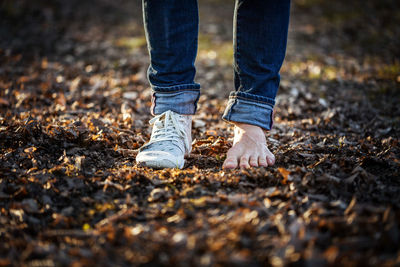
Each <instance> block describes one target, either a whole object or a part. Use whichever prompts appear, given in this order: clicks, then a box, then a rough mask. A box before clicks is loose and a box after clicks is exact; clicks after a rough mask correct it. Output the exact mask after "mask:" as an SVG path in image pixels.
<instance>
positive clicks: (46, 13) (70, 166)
mask: <svg viewBox="0 0 400 267" xmlns="http://www.w3.org/2000/svg"><path fill="white" fill-rule="evenodd" d="M8 2H9V4H10V5H11V6H12V7H13V8H16V10H17V11H18V9H19V8H22V9H21V10H20V11H18V12H17V13H18V14H20V15H21V17H18V22H17V21H16V20H15V18H14V19H12V21H14V22H16V24H14V23H13V25H6V26H5V27H4V29H6V31H5V32H4V33H5V35H6V36H10V38H3V39H1V40H0V88H1V89H0V200H1V207H0V236H1V241H2V242H0V265H4V266H11V265H27V266H56V265H62V266H64V265H65V266H70V265H72V266H74V265H76V266H92V265H95V264H96V263H97V264H99V261H101V264H103V265H121V266H129V265H140V264H143V265H146V264H147V265H177V264H178V265H195V266H197V265H199V266H211V265H235V266H247V265H251V266H258V265H271V266H291V265H310V266H311V265H312V266H331V265H332V266H333V265H335V266H336V265H360V266H368V265H370V264H371V262H373V263H374V264H375V265H387V266H394V265H396V264H398V255H399V250H398V247H399V240H400V236H399V224H398V221H399V218H400V217H399V216H400V215H399V203H400V199H399V196H400V191H399V188H400V184H399V182H398V179H397V177H399V176H400V174H399V169H400V157H399V155H400V151H399V146H398V144H399V136H398V134H397V133H398V130H399V126H398V125H399V123H398V122H399V119H398V117H399V110H398V103H397V102H398V101H397V102H396V100H397V99H398V90H397V89H398V81H397V80H398V75H397V74H396V70H397V68H398V64H396V63H390V64H389V63H387V64H386V63H385V64H384V63H380V62H374V61H385V60H386V59H385V58H393V56H394V55H395V53H394V50H393V51H392V52H390V51H389V50H388V49H382V47H384V46H382V45H379V46H376V48H377V49H378V50H376V51H378V52H379V53H382V56H380V54H379V53H376V54H375V55H374V56H371V54H369V52H368V53H367V52H366V51H368V49H372V51H373V50H374V49H376V48H375V47H373V45H372V44H371V43H373V40H372V39H373V36H374V35H373V34H372V35H368V36H369V37H370V36H372V39H368V40H369V41H368V44H367V45H364V44H362V45H361V43H359V41H360V40H359V39H358V38H359V37H360V36H363V35H365V33H366V31H369V30H368V29H375V28H376V27H372V25H375V24H376V23H377V22H380V21H385V25H386V26H385V28H386V29H387V31H385V32H384V34H381V35H379V36H380V38H379V39H382V40H383V39H387V38H389V37H390V35H391V34H392V33H396V31H398V30H397V29H398V27H397V28H396V27H395V26H397V25H398V23H397V20H396V17H395V16H387V15H385V16H384V17H390V18H392V20H390V21H389V20H382V18H383V17H382V14H383V13H385V12H386V11H385V12H383V11H382V10H381V9H380V7H381V6H384V5H385V4H386V2H385V4H380V5H378V6H376V3H377V2H376V1H371V2H368V4H365V5H364V4H363V5H360V6H361V7H362V9H361V10H363V12H364V11H366V10H369V9H370V8H372V7H373V8H372V10H373V11H374V14H375V16H376V18H377V19H376V20H368V23H370V25H369V26H371V27H369V26H368V25H367V26H368V27H364V26H365V25H364V22H363V24H362V26H363V27H360V25H358V24H357V23H355V24H354V20H353V19H351V18H350V21H352V20H353V21H352V22H349V23H348V22H347V20H346V29H344V28H343V29H341V31H334V32H335V34H331V32H329V30H328V33H329V34H327V32H325V29H324V27H328V28H329V27H333V26H334V27H337V25H340V16H338V17H335V18H334V19H335V23H331V24H330V23H329V19H330V17H329V16H326V14H339V15H340V14H341V13H340V12H348V10H350V8H349V4H350V5H353V4H354V3H355V4H358V2H357V1H356V2H354V3H353V2H352V3H348V2H346V3H344V2H343V1H335V2H334V3H333V2H332V3H331V2H329V4H326V3H322V2H321V3H313V8H308V7H307V5H308V3H307V1H294V2H293V4H294V5H295V7H296V8H297V10H298V12H295V14H293V15H294V16H293V19H294V20H295V21H294V23H293V25H292V26H293V27H294V28H293V30H292V31H291V32H290V34H291V35H292V36H291V38H292V39H291V41H290V42H289V50H288V57H287V61H285V64H284V66H283V69H282V77H283V79H282V82H281V88H280V91H279V94H278V97H277V104H276V106H275V110H276V116H275V125H274V128H273V129H272V130H271V131H270V132H269V133H268V138H267V142H268V145H269V147H270V148H271V150H272V151H273V152H274V154H275V155H276V159H277V160H276V166H274V167H268V168H257V169H250V170H222V169H221V165H222V162H223V160H224V157H225V154H226V152H227V150H228V149H229V148H230V147H231V143H232V139H231V137H232V135H231V130H232V127H231V126H230V125H229V124H226V123H224V122H221V120H220V115H221V114H222V112H223V111H224V108H225V98H224V96H225V95H227V94H228V93H229V91H230V89H229V88H232V84H231V81H232V74H231V68H230V66H227V65H225V64H221V63H220V61H221V60H220V59H221V58H220V56H221V55H220V53H219V51H222V50H223V49H222V50H221V48H226V47H225V46H227V44H230V42H231V41H230V39H231V37H230V36H229V35H228V34H226V33H227V32H229V31H226V29H229V27H231V22H230V21H231V12H230V11H231V10H232V8H233V6H228V5H231V4H232V3H228V2H226V3H223V2H220V1H219V2H218V3H217V4H213V3H211V2H210V3H204V5H200V8H203V10H202V12H200V13H201V14H205V16H204V17H205V19H206V21H207V19H210V18H212V20H211V21H212V22H211V23H208V24H206V25H205V26H204V27H205V28H201V29H200V30H201V31H204V29H206V31H207V32H210V33H212V32H218V38H216V39H215V40H214V39H211V38H210V40H206V41H208V42H209V44H208V46H209V47H207V48H206V49H204V47H203V48H202V49H203V51H200V57H199V64H198V66H197V78H198V80H199V81H200V82H201V83H202V86H203V88H205V90H203V92H202V96H201V97H200V99H199V109H198V113H197V115H196V116H195V117H194V120H193V137H194V140H193V144H192V147H193V151H192V153H191V155H190V156H189V157H188V158H187V163H186V166H185V168H184V169H183V170H178V169H171V170H151V169H148V168H143V167H140V166H136V164H135V156H136V154H137V149H138V148H139V147H140V146H141V145H143V144H144V143H145V142H146V141H147V140H148V138H149V136H150V128H149V127H148V125H147V121H148V120H149V119H150V115H149V112H148V111H149V108H150V105H151V90H150V89H149V88H148V83H147V80H146V69H147V66H148V58H147V57H146V56H145V55H147V51H146V47H145V46H143V44H144V43H143V42H144V39H143V33H142V32H140V31H139V30H138V29H139V28H141V26H140V25H141V22H140V23H139V22H138V21H137V18H140V17H141V16H140V14H136V13H138V12H139V13H140V8H139V7H138V6H137V3H136V2H135V1H122V2H120V3H118V5H115V4H114V3H112V1H108V0H104V1H100V2H98V3H96V4H95V5H94V4H93V3H92V1H91V0H89V1H80V2H79V5H80V7H81V8H79V9H71V7H72V6H73V4H74V1H58V2H57V3H53V2H52V3H50V2H49V3H47V4H46V7H44V6H43V5H42V4H41V3H35V5H32V3H31V2H29V1H8ZM300 2H301V3H300ZM375 2H376V3H375ZM389 2H391V1H389ZM389 2H387V3H389ZM325 5H328V6H329V8H327V7H326V6H325ZM304 6H306V7H307V8H305V9H304ZM375 7H376V8H375ZM330 8H334V11H332V10H331V9H330ZM0 9H1V7H0ZM70 10H74V12H73V15H72V18H74V19H72V20H71V14H70ZM211 10H212V11H213V12H208V11H211ZM393 10H396V9H395V8H393ZM2 11H3V10H0V13H1V14H2V16H1V18H0V23H4V22H5V23H6V24H7V23H8V22H7V21H8V20H9V19H10V17H8V16H7V14H5V13H7V12H2ZM89 11H90V12H89ZM204 11H207V12H204ZM326 11H329V12H328V13H326ZM104 12H106V13H107V16H103V15H104V14H105V13H104ZM382 12H383V13H382ZM17 13H15V14H17ZM214 13H215V14H216V16H215V17H209V16H212V14H214ZM364 13H365V14H370V12H364ZM15 14H14V15H15ZM93 14H94V15H93ZM310 14H313V15H312V16H311V15H310ZM14 15H12V16H11V17H13V16H14ZM33 15H35V16H34V17H35V18H34V19H33V17H32V16H33ZM303 16H304V17H303ZM99 17H100V18H106V19H105V20H101V21H100V20H99V19H98V18H99ZM344 17H346V18H348V17H349V16H348V15H345V16H344ZM351 17H352V18H353V16H351ZM354 17H355V18H362V17H363V15H362V14H358V15H357V16H354ZM310 19H311V20H310ZM319 19H324V23H317V21H318V20H319ZM82 21H85V25H84V27H82ZM304 21H308V22H309V23H312V24H313V25H314V26H312V27H311V28H310V26H309V25H305V24H304ZM104 22H107V23H104ZM121 22H123V23H121ZM308 22H307V23H308ZM18 23H20V24H21V25H22V26H23V27H21V29H19V28H20V26H18V25H19V24H18ZM352 23H353V24H352ZM310 25H311V24H310ZM315 25H318V26H315ZM332 25H333V26H332ZM11 26H12V27H11ZM139 26H140V27H139ZM375 26H376V25H375ZM43 27H45V29H46V30H45V31H43V29H44V28H43ZM310 29H311V30H310ZM354 29H356V30H357V31H356V32H357V34H356V35H354V36H352V38H348V36H347V35H346V32H347V31H351V30H354ZM14 30H15V33H14V32H13V34H12V36H11V35H10V34H11V31H14ZM330 30H332V28H331V29H330ZM333 30H334V29H333ZM9 31H10V32H9ZM202 34H203V33H202ZM302 34H303V35H302ZM304 34H306V36H304ZM397 35H398V34H397ZM397 35H396V34H393V36H397ZM126 36H133V37H132V38H131V37H129V38H127V37H126ZM332 36H335V38H336V37H338V38H336V39H335V41H334V42H331V41H332V40H333V39H332ZM207 37H208V35H207ZM304 37H306V38H304ZM203 39H204V38H200V45H201V46H204V43H203V44H202V43H201V42H204V41H205V40H203ZM115 40H119V41H121V40H123V42H124V43H120V42H119V41H118V42H117V45H115V44H116V42H115ZM132 40H134V41H135V40H136V41H138V40H139V41H140V42H139V43H137V44H134V43H129V42H131V41H132ZM338 40H339V41H338ZM346 40H352V43H351V45H349V46H343V43H346V42H347V41H346ZM126 41H128V42H126ZM4 42H8V43H6V45H5V43H4ZM378 42H380V41H378ZM19 43H20V44H21V45H19ZM389 43H390V44H389ZM22 44H23V45H22ZM132 44H134V46H135V47H134V48H135V49H130V47H128V46H131V45H132ZM330 44H332V45H334V47H333V48H332V49H328V48H327V47H329V46H330ZM391 44H394V45H393V47H397V46H398V45H397V46H396V44H397V43H396V41H395V40H394V39H392V40H391V42H388V45H390V46H391ZM353 48H356V49H357V51H356V52H357V53H350V54H347V53H346V52H345V51H346V49H353ZM335 49H339V50H340V49H342V50H341V51H337V50H335ZM206 50H207V51H206ZM294 51H296V53H294ZM204 52H205V53H204ZM216 52H218V53H216ZM203 54H204V55H205V56H204V55H203ZM355 54H357V55H358V56H359V57H360V58H363V59H358V58H357V57H358V56H355ZM202 55H203V56H202ZM380 66H386V67H385V68H382V71H379V68H380ZM115 255H118V257H116V256H115Z"/></svg>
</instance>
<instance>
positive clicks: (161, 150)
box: [136, 110, 192, 169]
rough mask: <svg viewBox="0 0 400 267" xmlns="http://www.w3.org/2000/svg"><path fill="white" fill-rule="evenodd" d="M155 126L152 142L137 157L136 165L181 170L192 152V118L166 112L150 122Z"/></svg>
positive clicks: (143, 147)
mask: <svg viewBox="0 0 400 267" xmlns="http://www.w3.org/2000/svg"><path fill="white" fill-rule="evenodd" d="M149 123H150V124H151V125H153V131H152V133H151V138H150V141H149V142H148V143H146V144H144V145H143V146H142V147H141V148H140V149H139V153H138V154H137V156H136V163H138V164H141V165H144V166H147V167H151V168H155V169H162V168H179V169H182V168H183V165H184V164H185V159H184V157H185V155H188V154H189V153H190V151H191V150H192V134H191V131H192V116H191V115H180V114H178V113H175V112H173V111H170V110H168V111H166V112H164V113H162V114H160V115H157V116H155V117H154V118H153V119H151V120H150V121H149Z"/></svg>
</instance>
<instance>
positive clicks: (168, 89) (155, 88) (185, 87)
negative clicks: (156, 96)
mask: <svg viewBox="0 0 400 267" xmlns="http://www.w3.org/2000/svg"><path fill="white" fill-rule="evenodd" d="M152 90H153V91H154V92H156V93H163V92H165V93H172V92H178V91H182V90H200V84H198V83H190V84H178V85H172V86H157V85H153V86H152Z"/></svg>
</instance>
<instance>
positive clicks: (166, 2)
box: [136, 0, 200, 168]
mask: <svg viewBox="0 0 400 267" xmlns="http://www.w3.org/2000/svg"><path fill="white" fill-rule="evenodd" d="M143 19H144V26H145V32H146V39H147V44H148V49H149V54H150V66H149V69H148V79H149V82H150V84H151V87H152V90H153V95H152V108H151V113H152V114H153V115H155V116H156V117H155V118H154V119H153V120H151V122H152V123H153V125H154V126H153V132H152V137H151V139H150V142H149V143H147V144H146V145H144V146H143V147H142V148H141V149H140V152H139V154H138V155H137V157H136V161H137V162H138V163H140V164H143V165H146V166H149V167H154V168H166V167H171V168H173V167H178V168H182V167H183V164H184V159H183V157H184V155H185V154H188V153H190V150H191V133H190V131H191V116H190V115H193V114H194V113H195V112H196V105H197V101H198V99H199V96H200V85H199V84H197V83H195V82H194V76H195V67H194V61H195V58H196V54H197V40H198V23H199V19H198V7H197V0H143Z"/></svg>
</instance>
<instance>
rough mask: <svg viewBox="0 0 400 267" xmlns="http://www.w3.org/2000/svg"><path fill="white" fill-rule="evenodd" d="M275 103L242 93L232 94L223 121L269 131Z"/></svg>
mask: <svg viewBox="0 0 400 267" xmlns="http://www.w3.org/2000/svg"><path fill="white" fill-rule="evenodd" d="M274 104H275V101H274V100H273V99H270V98H266V97H261V96H256V95H252V94H248V93H243V92H232V93H231V94H230V96H229V101H228V105H227V107H226V109H225V112H224V114H223V116H222V119H223V120H224V121H228V122H240V123H247V124H251V125H255V126H259V127H261V128H263V129H264V130H271V128H272V125H273V109H274Z"/></svg>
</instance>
